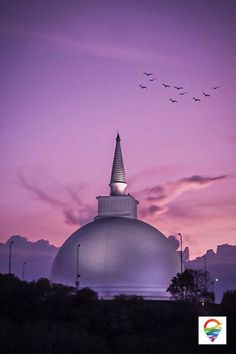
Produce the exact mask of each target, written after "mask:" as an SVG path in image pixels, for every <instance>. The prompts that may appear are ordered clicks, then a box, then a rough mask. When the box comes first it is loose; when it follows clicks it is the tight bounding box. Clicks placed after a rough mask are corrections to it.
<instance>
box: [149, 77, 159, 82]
mask: <svg viewBox="0 0 236 354" xmlns="http://www.w3.org/2000/svg"><path fill="white" fill-rule="evenodd" d="M155 80H157V77H155V79H149V80H148V81H155Z"/></svg>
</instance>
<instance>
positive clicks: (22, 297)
mask: <svg viewBox="0 0 236 354" xmlns="http://www.w3.org/2000/svg"><path fill="white" fill-rule="evenodd" d="M232 303H234V305H232ZM235 303H236V291H234V292H232V291H231V292H227V293H225V295H224V297H223V301H222V304H220V305H217V304H213V303H207V304H206V305H205V306H204V307H203V306H202V305H201V303H199V302H196V301H194V302H191V301H151V300H150V301H147V300H143V299H142V298H140V297H137V296H127V295H120V296H117V297H116V298H115V299H114V300H109V301H104V300H101V299H99V298H98V295H97V293H96V292H94V291H93V290H92V289H88V288H84V289H79V290H77V289H76V288H74V287H67V286H64V285H61V284H51V283H50V282H49V281H48V280H47V279H40V280H38V281H34V282H30V283H28V282H26V281H21V280H20V279H18V278H16V277H15V276H14V275H4V274H0V353H1V354H6V353H7V354H13V353H14V354H27V353H32V354H51V353H52V354H67V353H68V354H146V353H147V354H152V353H153V354H158V353H161V354H162V353H181V354H182V353H184V354H185V353H186V354H189V353H208V352H209V348H206V347H208V346H201V348H199V346H198V345H197V317H198V316H199V315H206V316H207V315H212V314H214V315H215V316H217V315H227V316H228V329H229V331H228V345H227V348H226V347H225V348H223V349H222V346H219V347H220V348H219V347H218V346H215V347H214V353H227V354H229V353H234V334H233V328H235V326H236V308H235V307H236V306H235ZM230 350H231V351H230Z"/></svg>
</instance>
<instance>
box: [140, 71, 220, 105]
mask: <svg viewBox="0 0 236 354" xmlns="http://www.w3.org/2000/svg"><path fill="white" fill-rule="evenodd" d="M143 74H144V75H145V76H146V77H147V79H148V81H149V82H154V81H156V80H158V78H157V77H153V75H154V74H153V73H147V72H143ZM161 85H162V86H163V87H164V88H165V89H166V88H171V86H170V85H169V84H165V83H161ZM139 87H140V88H141V89H142V90H147V89H148V87H147V86H146V85H141V84H140V85H139ZM220 87H221V86H214V87H212V88H211V89H212V90H218V89H219V88H220ZM173 88H174V89H176V90H177V92H178V91H179V92H178V94H179V95H180V96H183V95H186V94H188V93H189V92H188V91H183V90H184V87H182V86H173ZM202 95H203V96H204V97H205V98H207V97H211V95H210V94H209V93H206V92H202ZM192 99H193V100H194V102H200V101H201V99H200V98H199V97H193V98H192ZM169 100H170V101H171V102H172V103H178V101H177V99H174V98H170V99H169Z"/></svg>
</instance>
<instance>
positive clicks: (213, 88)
mask: <svg viewBox="0 0 236 354" xmlns="http://www.w3.org/2000/svg"><path fill="white" fill-rule="evenodd" d="M220 87H221V86H215V87H212V90H217V89H218V88H220Z"/></svg>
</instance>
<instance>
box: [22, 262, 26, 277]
mask: <svg viewBox="0 0 236 354" xmlns="http://www.w3.org/2000/svg"><path fill="white" fill-rule="evenodd" d="M25 265H26V262H24V263H23V269H22V280H25Z"/></svg>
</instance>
